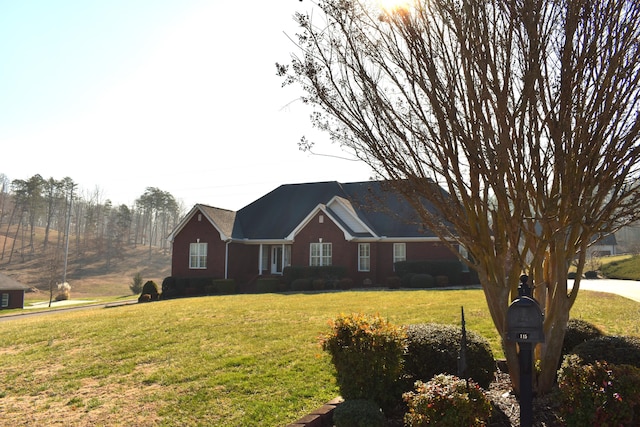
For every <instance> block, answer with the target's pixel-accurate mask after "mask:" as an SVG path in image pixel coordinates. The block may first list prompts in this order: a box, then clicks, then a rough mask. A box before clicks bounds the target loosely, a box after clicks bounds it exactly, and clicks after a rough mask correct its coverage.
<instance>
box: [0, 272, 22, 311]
mask: <svg viewBox="0 0 640 427" xmlns="http://www.w3.org/2000/svg"><path fill="white" fill-rule="evenodd" d="M27 289H29V287H28V286H26V285H23V284H22V283H20V282H18V281H17V280H15V279H12V278H11V277H9V276H7V275H6V274H2V273H0V310H4V309H9V308H24V292H25V291H26V290H27Z"/></svg>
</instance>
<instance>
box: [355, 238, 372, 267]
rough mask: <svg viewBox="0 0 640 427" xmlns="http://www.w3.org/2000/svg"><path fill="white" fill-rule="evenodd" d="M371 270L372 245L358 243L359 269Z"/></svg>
mask: <svg viewBox="0 0 640 427" xmlns="http://www.w3.org/2000/svg"><path fill="white" fill-rule="evenodd" d="M370 270H371V245H370V244H369V243H358V271H370Z"/></svg>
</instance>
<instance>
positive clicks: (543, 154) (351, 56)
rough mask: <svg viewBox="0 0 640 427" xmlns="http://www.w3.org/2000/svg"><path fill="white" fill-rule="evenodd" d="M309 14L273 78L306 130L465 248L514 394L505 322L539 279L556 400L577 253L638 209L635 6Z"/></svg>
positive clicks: (323, 2)
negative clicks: (524, 290)
mask: <svg viewBox="0 0 640 427" xmlns="http://www.w3.org/2000/svg"><path fill="white" fill-rule="evenodd" d="M318 6H319V8H320V9H321V11H322V12H324V13H323V14H322V19H323V22H321V23H320V22H318V20H317V19H316V16H314V15H311V14H298V15H297V16H296V20H297V21H298V23H299V24H300V27H301V32H300V34H299V35H298V39H297V43H298V45H299V47H300V53H298V54H295V55H293V57H292V60H291V64H290V65H279V64H277V69H278V73H279V74H280V75H281V76H283V77H284V84H290V83H297V84H299V85H300V86H301V88H302V90H303V92H304V93H305V96H304V98H303V101H304V102H305V103H308V104H310V105H311V106H313V107H314V113H313V114H312V121H313V123H314V124H315V125H316V126H317V127H318V128H320V129H322V130H324V131H326V132H328V133H329V135H330V136H331V138H332V140H333V141H334V142H337V143H339V144H341V145H343V146H344V147H345V148H346V149H347V150H349V151H351V152H352V153H353V154H354V155H355V156H357V157H358V158H360V159H361V160H363V161H364V162H366V163H367V164H369V165H370V166H371V167H372V168H373V169H374V170H375V171H376V172H377V174H378V175H379V176H380V177H383V178H387V179H389V180H390V182H391V183H392V184H393V185H394V186H395V187H396V190H399V191H401V192H402V193H403V194H404V195H405V196H406V197H407V199H408V200H409V201H411V202H412V203H413V204H414V206H415V207H416V208H417V209H419V210H420V212H421V217H422V220H423V221H424V223H425V224H426V225H427V226H428V227H430V228H431V229H432V230H433V231H434V232H435V233H437V234H438V235H439V236H440V237H441V238H442V239H443V241H444V242H447V243H446V244H448V245H450V246H451V249H453V250H454V252H456V253H457V251H456V249H457V246H458V245H461V246H463V247H464V248H466V249H467V251H468V253H469V255H470V260H463V261H465V262H468V263H469V264H470V266H471V267H473V268H474V269H475V270H476V271H477V272H478V276H479V278H480V282H481V284H482V287H483V290H484V294H485V296H486V299H487V303H488V307H489V310H490V312H491V316H492V319H493V321H494V323H495V326H496V328H497V330H498V332H499V333H500V335H501V336H502V338H503V347H504V351H505V354H506V357H507V362H508V365H509V371H510V374H511V378H512V383H513V385H514V388H515V389H516V390H519V375H518V372H519V367H518V357H517V348H516V344H515V343H513V342H509V341H507V340H505V334H506V312H507V308H508V305H509V303H510V302H511V301H512V299H513V298H514V297H515V296H516V295H517V286H518V278H519V276H520V275H521V274H522V273H527V274H528V275H529V276H530V277H531V278H533V279H534V285H535V288H534V296H535V297H536V298H537V300H538V301H539V302H540V303H541V306H542V308H543V310H544V311H545V320H544V333H545V337H546V342H545V343H544V344H543V345H538V346H537V348H536V360H537V361H538V363H539V366H540V369H541V370H540V373H539V376H538V377H537V387H538V391H539V392H547V391H549V390H550V389H551V386H552V384H553V382H554V380H555V373H556V369H557V366H558V361H559V358H560V356H561V348H562V341H563V338H564V334H565V330H566V324H567V321H568V318H569V311H570V309H571V307H572V305H573V304H574V302H575V299H576V296H577V293H578V289H579V285H580V279H579V278H580V275H581V273H582V271H583V269H584V264H585V255H586V248H587V246H588V245H589V244H590V243H591V242H592V237H593V236H594V235H596V234H607V233H611V232H613V231H615V230H616V229H618V228H619V227H621V226H622V225H624V224H626V223H628V222H630V221H631V220H633V219H634V218H635V217H636V216H637V212H638V211H639V208H640V197H639V187H638V184H637V182H638V181H637V179H638V175H639V169H638V168H639V165H640V162H639V161H640V146H639V144H638V132H639V130H640V121H639V120H638V101H639V97H638V95H639V91H640V62H639V61H638V59H637V58H638V57H639V56H638V55H639V54H640V52H638V50H639V46H640V45H639V43H638V40H639V39H640V4H638V3H637V2H635V1H631V0H603V1H596V2H593V1H583V0H578V1H543V0H526V1H525V0H516V1H507V0H467V1H461V0H415V2H411V4H410V5H409V6H407V7H404V8H396V9H393V10H381V9H379V8H377V7H375V3H374V2H366V1H365V0H351V1H346V0H319V1H318ZM302 146H303V148H305V147H306V148H309V147H310V146H311V143H309V142H308V141H306V140H304V139H303V141H302ZM441 189H444V190H445V191H442V190H441ZM421 198H424V199H426V200H428V201H430V202H431V203H433V204H434V205H435V206H436V207H437V208H438V210H439V211H440V214H439V215H433V214H432V213H430V212H428V211H426V210H424V209H422V204H421V203H420V200H421ZM442 218H447V219H448V220H449V221H450V224H449V225H450V226H445V224H443V221H442ZM575 257H578V275H577V279H576V280H575V284H574V286H573V288H572V289H569V288H568V286H567V274H568V267H569V264H570V262H571V261H572V260H573V259H574V258H575Z"/></svg>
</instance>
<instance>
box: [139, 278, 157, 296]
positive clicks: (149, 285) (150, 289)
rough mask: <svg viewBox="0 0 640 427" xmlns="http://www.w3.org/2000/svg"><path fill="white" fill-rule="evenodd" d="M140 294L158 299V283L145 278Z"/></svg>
mask: <svg viewBox="0 0 640 427" xmlns="http://www.w3.org/2000/svg"><path fill="white" fill-rule="evenodd" d="M142 294H143V295H144V294H148V295H150V296H151V300H152V301H157V300H159V299H160V293H159V292H158V285H157V284H156V282H154V281H153V280H147V281H146V282H145V283H144V285H143V286H142Z"/></svg>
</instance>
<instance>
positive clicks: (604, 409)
mask: <svg viewBox="0 0 640 427" xmlns="http://www.w3.org/2000/svg"><path fill="white" fill-rule="evenodd" d="M558 395H559V399H558V400H559V401H560V405H559V408H560V411H561V415H562V417H563V418H564V421H565V422H566V423H567V426H569V427H581V426H612V427H613V426H616V427H617V426H637V425H640V369H638V368H636V367H634V366H629V365H612V364H608V363H607V362H595V363H594V364H587V365H585V364H584V362H583V361H582V360H581V359H580V357H578V356H576V355H569V356H567V357H566V358H565V359H564V361H563V362H562V368H561V369H560V371H559V373H558Z"/></svg>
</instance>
